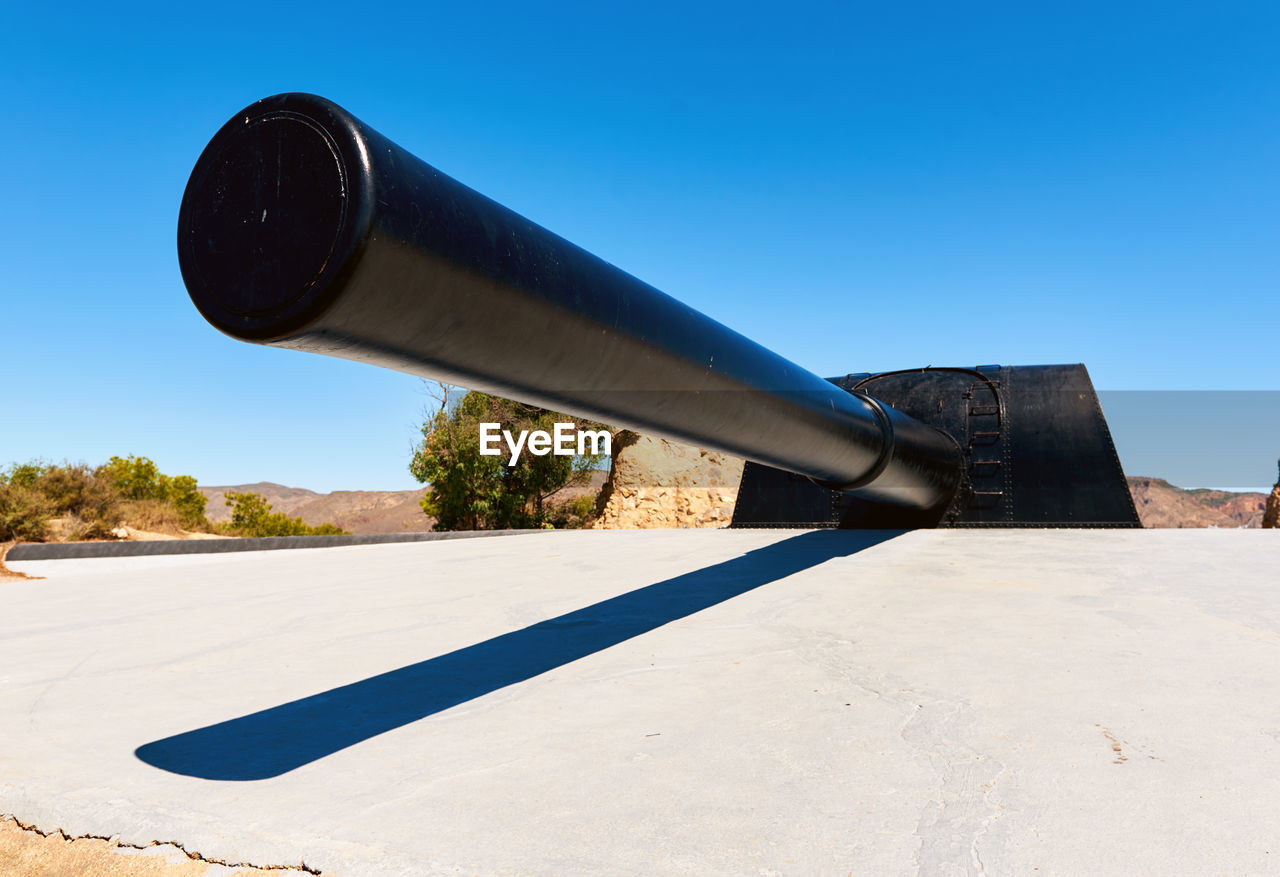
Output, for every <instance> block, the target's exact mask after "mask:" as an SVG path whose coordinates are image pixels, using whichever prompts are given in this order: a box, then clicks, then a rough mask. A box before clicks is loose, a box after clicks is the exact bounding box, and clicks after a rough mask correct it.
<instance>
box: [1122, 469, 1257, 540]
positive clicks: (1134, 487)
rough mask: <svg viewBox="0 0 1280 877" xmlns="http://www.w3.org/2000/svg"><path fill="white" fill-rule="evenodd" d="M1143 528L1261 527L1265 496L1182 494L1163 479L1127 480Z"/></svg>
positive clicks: (1219, 492)
mask: <svg viewBox="0 0 1280 877" xmlns="http://www.w3.org/2000/svg"><path fill="white" fill-rule="evenodd" d="M1126 480H1127V481H1128V482H1129V492H1130V493H1131V494H1133V504H1134V505H1135V506H1137V508H1138V517H1139V518H1140V519H1141V520H1142V526H1144V527H1222V528H1227V527H1251V528H1256V527H1261V526H1262V513H1263V510H1264V509H1265V508H1266V505H1267V495H1266V494H1265V493H1230V492H1228V491H1225V490H1205V489H1196V490H1184V489H1183V488H1181V487H1176V486H1174V485H1172V484H1170V483H1169V482H1168V481H1165V480H1164V479H1163V478H1142V477H1135V478H1127V479H1126Z"/></svg>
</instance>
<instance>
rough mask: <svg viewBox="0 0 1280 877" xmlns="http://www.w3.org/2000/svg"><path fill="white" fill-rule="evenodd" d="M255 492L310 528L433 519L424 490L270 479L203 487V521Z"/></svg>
mask: <svg viewBox="0 0 1280 877" xmlns="http://www.w3.org/2000/svg"><path fill="white" fill-rule="evenodd" d="M604 477H605V473H604V472H594V473H592V477H591V480H590V482H589V483H588V484H587V485H585V486H583V487H567V488H565V489H564V490H562V491H560V492H559V493H558V494H556V497H555V499H556V500H564V499H569V498H570V497H574V496H582V495H584V494H590V495H591V496H595V494H596V493H597V492H598V491H599V490H600V485H601V484H603V483H604ZM228 491H229V492H231V493H257V494H261V495H262V496H263V497H265V498H266V500H267V502H269V503H271V507H272V511H276V512H284V513H285V514H286V515H291V516H294V517H299V518H302V520H304V521H306V522H307V523H308V524H311V525H312V526H316V525H318V524H324V523H330V524H337V525H338V526H339V527H341V528H342V529H344V530H346V531H347V532H348V533H414V532H420V531H426V530H430V529H431V525H432V524H434V523H435V518H429V517H427V515H426V514H425V513H424V512H423V511H422V506H421V505H420V503H421V502H422V495H423V494H424V493H426V488H425V487H420V488H418V489H417V490H335V491H334V492H333V493H316V492H315V491H314V490H307V489H306V488H303V487H286V486H284V485H283V484H276V483H274V482H271V481H259V482H257V483H256V484H234V485H225V486H222V487H201V488H200V492H201V493H203V494H204V495H205V496H207V497H208V498H209V502H208V504H207V505H206V506H205V517H207V518H208V519H209V520H210V521H212V522H214V523H218V522H219V521H229V520H231V509H230V508H229V507H228V506H227V505H226V494H227V492H228Z"/></svg>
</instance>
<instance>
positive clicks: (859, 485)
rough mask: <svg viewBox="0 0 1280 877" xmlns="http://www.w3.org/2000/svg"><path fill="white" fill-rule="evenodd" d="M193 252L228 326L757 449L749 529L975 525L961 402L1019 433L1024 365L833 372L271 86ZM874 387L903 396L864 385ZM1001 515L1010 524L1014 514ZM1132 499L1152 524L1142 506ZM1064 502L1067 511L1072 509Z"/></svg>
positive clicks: (236, 130)
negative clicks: (1016, 402) (959, 419)
mask: <svg viewBox="0 0 1280 877" xmlns="http://www.w3.org/2000/svg"><path fill="white" fill-rule="evenodd" d="M178 255H179V261H180V264H181V268H182V275H183V279H184V281H185V283H186V285H187V289H188V291H189V292H190V295H191V299H192V301H193V302H194V303H195V305H196V307H197V308H198V309H199V310H200V313H201V314H203V315H204V317H205V318H206V319H207V320H208V321H209V322H210V323H212V324H213V325H214V326H215V327H217V328H218V329H220V330H221V331H222V332H224V333H226V334H228V335H230V336H232V337H234V338H238V339H241V340H244V341H250V342H254V343H258V344H268V345H272V346H277V347H289V348H293V349H295V350H304V351H309V352H312V353H323V354H326V355H329V356H339V357H343V358H346V359H352V360H358V361H361V362H368V363H372V364H374V365H379V366H383V367H386V368H392V369H397V370H400V371H404V372H408V373H411V374H415V375H421V376H424V377H431V378H435V379H440V380H445V381H449V382H451V383H455V384H459V385H462V386H466V387H472V388H476V389H483V390H486V391H489V392H492V393H496V394H500V395H503V396H507V397H509V398H512V399H516V400H519V401H522V402H526V403H529V404H533V405H539V406H542V407H546V408H552V409H555V410H559V411H565V412H568V413H571V414H574V415H578V416H581V417H586V418H590V419H593V420H598V421H602V422H604V423H608V424H611V425H613V426H625V427H628V428H631V429H635V430H637V431H641V432H645V433H649V434H654V435H659V436H664V437H667V438H671V439H674V440H677V441H682V442H689V443H692V444H696V445H699V446H702V447H706V448H712V449H716V450H720V451H724V452H726V453H730V454H734V455H737V456H741V457H745V458H746V459H747V460H749V461H752V462H753V463H754V464H756V465H754V466H750V467H748V470H747V474H746V475H745V476H744V482H743V488H744V493H745V492H750V493H751V495H750V496H744V497H740V510H741V513H740V514H738V515H735V524H737V525H752V524H755V525H775V526H776V525H783V524H807V525H823V526H831V525H837V524H843V525H846V526H893V527H896V526H932V525H936V524H944V525H945V524H964V523H972V522H974V521H973V520H972V519H974V516H975V515H976V516H977V518H982V517H983V516H984V514H983V512H982V508H980V506H982V505H983V503H984V502H987V501H985V500H984V501H980V502H978V503H977V505H976V506H975V503H974V496H975V495H976V494H981V493H984V491H982V490H979V489H978V488H979V487H981V486H982V484H981V483H979V482H978V481H975V477H977V478H978V479H979V481H980V480H981V476H980V474H979V475H975V473H977V472H978V469H983V470H985V469H987V468H990V467H978V469H975V467H974V466H973V462H974V453H973V447H974V445H973V444H972V443H971V436H970V435H969V434H968V432H969V427H970V426H971V424H970V423H969V422H968V420H967V419H966V420H965V421H964V427H965V429H963V430H960V429H958V428H957V427H955V426H954V424H953V423H952V421H953V420H954V419H955V418H954V417H953V416H952V415H953V414H954V412H953V410H952V409H954V408H955V405H956V404H958V400H960V397H961V396H963V395H964V394H965V393H969V395H970V397H971V398H970V399H969V402H973V393H974V387H975V386H976V387H977V393H978V395H979V396H982V397H983V398H982V399H980V404H977V405H976V406H974V405H970V408H976V409H977V410H980V411H985V410H986V409H987V408H991V407H993V406H994V413H995V414H996V418H997V420H999V419H1000V418H1001V417H1003V418H1004V423H1003V424H997V425H996V428H995V432H996V433H997V439H996V442H995V444H997V445H998V444H999V443H1000V442H1001V441H1009V439H1010V435H1009V434H1008V428H1007V427H1008V420H1009V417H1010V406H1009V405H1008V401H1009V400H1008V399H1007V398H1004V396H1002V395H1001V394H1002V390H1003V388H1004V387H1005V386H1007V385H1009V383H1010V379H1011V377H1012V375H1007V376H1003V377H1002V375H1000V374H994V375H993V374H991V373H989V372H988V373H984V372H982V371H980V370H959V371H951V370H941V371H939V370H921V371H919V372H918V374H919V375H922V376H925V377H926V378H927V380H916V379H904V378H902V377H901V375H903V374H917V372H911V373H895V374H897V375H898V376H897V377H896V378H894V379H893V380H892V381H889V382H888V383H886V382H885V381H886V380H889V379H888V378H887V377H886V378H885V379H884V380H881V381H876V380H870V381H868V380H866V379H864V378H858V379H857V380H858V381H861V382H862V383H857V381H853V382H851V379H841V380H840V381H836V382H833V381H831V380H827V379H824V378H821V377H818V376H817V375H815V374H813V373H811V372H809V371H807V370H805V369H804V368H802V367H801V366H799V365H796V364H795V363H793V362H790V361H788V360H787V359H785V358H783V357H781V356H779V355H778V354H776V353H773V352H772V351H770V350H768V349H766V348H765V347H763V346H761V345H759V344H757V343H755V342H754V341H751V340H750V339H748V338H745V337H743V336H742V335H740V334H738V333H737V332H734V331H733V330H731V329H729V328H727V327H726V326H724V325H722V324H720V323H718V322H716V321H715V320H713V319H711V318H710V317H708V316H706V315H704V314H701V313H699V312H698V311H696V310H694V309H693V308H690V307H688V306H687V305H684V304H682V303H681V302H679V301H677V300H676V299H674V298H672V297H671V296H668V295H666V294H664V293H662V292H660V291H659V290H657V289H655V288H653V287H652V286H650V285H648V284H646V283H644V282H643V281H641V280H638V279H637V278H635V277H633V276H631V275H630V274H628V273H626V272H624V271H622V270H620V269H618V268H616V267H614V266H613V265H610V264H609V263H607V262H605V261H604V260H602V259H600V258H598V257H596V256H594V255H592V254H591V253H588V252H586V251H585V250H583V249H581V248H580V247H577V246H575V245H574V244H572V243H570V242H568V241H566V240H564V239H563V238H561V237H559V236H557V235H555V234H553V233H552V232H550V231H548V230H546V229H544V228H542V227H540V226H538V225H536V224H535V223H533V222H531V221H529V220H528V219H525V218H524V217H522V216H520V215H518V214H516V213H514V212H513V211H511V210H509V209H507V208H506V207H503V206H502V205H500V204H497V203H496V202H494V201H492V200H490V199H488V198H486V197H485V196H483V195H481V194H479V193H477V192H475V191H473V190H471V189H469V188H467V187H466V186H464V185H463V184H461V183H459V182H457V181H456V180H453V179H451V178H450V177H448V176H446V175H445V174H443V173H441V172H440V171H438V170H436V169H435V168H433V167H432V166H430V165H429V164H427V163H426V162H424V161H422V160H421V159H419V158H416V157H415V156H413V155H411V154H410V153H409V152H407V151H406V150H404V149H402V148H401V147H399V146H397V145H396V144H394V143H392V142H391V141H390V140H388V139H387V138H385V137H383V136H382V135H381V134H379V133H377V132H376V131H374V130H373V129H371V128H370V127H368V126H367V125H365V124H364V123H363V122H361V121H359V120H358V119H356V118H355V117H354V116H352V115H350V114H349V113H348V112H346V111H345V110H343V109H342V108H340V107H338V106H337V105H335V104H333V103H331V102H330V101H327V100H324V99H323V98H319V97H316V96H313V95H306V94H284V95H278V96H275V97H270V98H267V99H265V100H262V101H259V102H257V103H255V104H253V105H252V106H250V107H248V108H246V109H245V110H243V111H242V112H240V113H237V114H236V115H235V116H234V117H233V118H232V119H231V120H230V121H228V122H227V123H226V124H225V125H224V126H223V127H222V129H221V130H219V131H218V133H217V134H216V135H215V136H214V137H213V139H212V140H211V141H210V143H209V145H208V146H207V147H206V149H205V150H204V153H203V154H202V155H201V156H200V159H199V161H198V162H197V163H196V166H195V169H194V170H193V172H192V174H191V179H190V181H189V182H188V184H187V189H186V192H185V194H184V197H183V200H182V207H181V212H180V216H179V223H178ZM855 337H856V336H855ZM1050 368H1053V367H1050ZM1066 368H1068V369H1077V370H1078V372H1079V374H1077V375H1075V376H1076V377H1077V378H1078V377H1079V376H1080V375H1082V374H1083V367H1066ZM1024 374H1029V372H1025V370H1024ZM1073 374H1074V373H1073ZM957 375H961V376H962V377H961V378H959V380H958V382H957V379H956V376H957ZM1084 382H1085V383H1086V384H1087V383H1088V378H1087V375H1085V376H1084ZM1014 383H1016V380H1015V381H1014ZM1076 383H1078V380H1077V381H1076ZM855 384H857V385H856V386H855ZM877 385H879V386H883V387H885V388H886V389H888V390H890V392H889V394H888V395H889V396H890V397H892V398H887V397H886V395H885V394H878V393H875V392H869V391H868V390H869V389H875V388H876V386H877ZM926 385H928V386H930V387H932V388H933V389H932V390H926V389H923V388H925V387H926ZM961 385H963V386H961ZM904 387H905V388H906V389H905V390H904V389H903V388H904ZM1087 392H1088V394H1089V397H1090V398H1091V399H1093V405H1094V407H1095V408H1096V397H1094V396H1093V390H1092V386H1091V385H1090V386H1089V387H1088V390H1087ZM930 393H932V394H933V396H939V394H942V395H945V396H946V397H947V400H948V401H947V404H946V405H943V404H937V405H934V404H933V402H934V401H935V400H933V398H932V396H930V399H928V400H926V399H925V398H924V397H925V396H927V395H929V394H930ZM913 394H914V396H915V397H919V398H914V397H913ZM990 394H994V395H991V398H989V399H988V398H986V396H988V395H990ZM908 397H912V398H908ZM953 397H954V398H953ZM939 398H941V396H939ZM1077 407H1078V406H1077ZM944 408H946V409H947V412H946V414H947V416H946V417H942V418H941V419H940V420H939V418H938V415H940V414H942V413H943V409H944ZM934 409H936V411H935V410H934ZM922 413H923V415H924V416H923V417H922V416H921V414H922ZM971 416H973V417H978V418H981V417H983V416H984V415H982V414H971ZM1100 417H1101V414H1100V412H1099V413H1098V418H1099V419H1100ZM934 421H937V422H934ZM1092 426H1093V427H1094V432H1096V424H1093V425H1092ZM1002 427H1003V428H1004V430H1005V434H1003V435H1001V428H1002ZM1102 431H1103V433H1104V434H1105V432H1106V427H1105V423H1102ZM984 440H985V439H984ZM1089 441H1090V442H1096V437H1093V438H1090V439H1089ZM1106 444H1107V448H1108V449H1109V448H1110V438H1109V436H1106ZM1013 447H1014V445H1013V444H1012V443H1011V442H1010V443H1009V447H1008V450H1009V451H1010V452H1011V451H1012V448H1013ZM1001 450H1002V449H1001V448H997V451H1001ZM979 456H981V454H980V455H979ZM1006 456H1008V455H1006ZM1104 456H1105V454H1104ZM1111 458H1112V459H1114V451H1113V450H1112V451H1111ZM995 462H996V463H997V464H998V465H997V469H998V468H999V466H1000V465H1004V466H1006V468H1005V471H1004V472H1001V473H999V476H998V479H997V480H999V481H1001V482H1002V483H1003V481H1004V480H1006V479H1008V478H1009V477H1010V470H1009V468H1008V464H1010V463H1012V462H1013V461H1012V460H1011V459H1004V458H1002V457H1000V456H999V454H997V459H996V460H995ZM1115 469H1116V471H1117V472H1118V471H1119V467H1118V463H1117V464H1116V465H1115ZM1120 483H1121V485H1122V486H1123V478H1122V476H1121V480H1120ZM753 485H754V486H753ZM975 485H976V486H975ZM1012 490H1013V484H1012V482H1010V484H1009V487H1008V488H1007V489H1006V491H1005V492H1009V493H1012ZM985 492H986V493H990V491H985ZM1003 495H1004V493H1003V492H1002V496H1003ZM1125 496H1126V497H1127V496H1128V493H1127V490H1126V491H1125ZM1009 499H1010V503H1009V504H1008V505H1009V508H1012V496H1010V497H1009ZM997 505H999V503H997ZM1059 505H1061V502H1059ZM1005 512H1006V510H1005V509H1001V510H1000V512H999V516H1000V517H999V520H998V521H996V522H997V523H1002V522H1003V523H1008V522H1016V521H1014V519H1011V518H1009V516H1008V514H1006V513H1005ZM1121 512H1123V510H1121ZM1129 513H1130V516H1131V517H1132V519H1133V521H1134V522H1136V516H1134V515H1133V514H1132V504H1131V503H1130V504H1129ZM1107 515H1111V517H1110V518H1107ZM1117 515H1118V517H1117ZM986 517H991V515H990V514H989V513H988V514H987V515H986ZM1050 517H1054V520H1053V521H1049V523H1072V522H1073V521H1072V520H1071V518H1072V517H1074V514H1072V515H1068V516H1067V517H1066V518H1063V517H1062V515H1061V514H1058V513H1056V512H1055V513H1054V514H1052V515H1050ZM1059 518H1062V519H1061V520H1058V519H1059ZM1123 518H1124V515H1123V514H1120V513H1116V512H1114V511H1109V510H1102V511H1095V512H1090V513H1088V514H1085V515H1084V516H1083V518H1082V520H1077V521H1074V523H1082V522H1084V521H1085V520H1093V519H1097V521H1098V522H1110V525H1113V526H1116V525H1119V526H1123V525H1131V524H1128V522H1127V521H1126V520H1123ZM1112 519H1116V520H1112ZM978 522H981V521H978ZM988 523H989V521H988Z"/></svg>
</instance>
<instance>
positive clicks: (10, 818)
mask: <svg viewBox="0 0 1280 877" xmlns="http://www.w3.org/2000/svg"><path fill="white" fill-rule="evenodd" d="M4 823H10V824H11V825H13V826H15V827H17V828H18V829H19V830H21V831H23V832H26V833H28V834H32V835H36V836H39V837H42V838H60V839H61V840H63V841H66V842H67V843H74V842H75V841H80V840H99V841H104V842H105V843H107V844H108V846H110V847H112V848H119V849H129V850H146V849H151V848H153V847H170V848H172V849H174V850H175V851H177V852H179V853H181V854H182V855H184V856H186V857H187V858H188V859H190V860H191V861H193V862H200V863H202V864H206V865H221V866H222V867H224V868H238V869H241V870H248V871H263V872H271V871H275V872H293V873H298V874H314V875H316V877H321V872H320V869H318V868H313V867H311V866H310V865H308V864H307V863H306V862H300V863H298V864H297V865H254V864H251V863H249V862H228V861H226V860H225V859H218V858H214V857H212V856H204V855H201V854H200V853H198V852H193V851H192V850H188V849H187V848H186V847H184V846H183V845H182V844H180V843H177V842H176V841H158V840H153V841H150V842H148V843H144V844H136V843H127V842H125V841H122V840H120V838H119V837H104V836H103V835H100V834H77V835H70V834H67V833H66V832H65V831H63V830H62V829H61V828H55V829H53V830H52V831H44V830H42V829H40V828H38V827H37V826H35V825H31V824H29V823H26V822H23V821H22V820H20V819H19V818H18V817H16V816H14V815H13V814H12V813H5V814H0V826H3V824H4Z"/></svg>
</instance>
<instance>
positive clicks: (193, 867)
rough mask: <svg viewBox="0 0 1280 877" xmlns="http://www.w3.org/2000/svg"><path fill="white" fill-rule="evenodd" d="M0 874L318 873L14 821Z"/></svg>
mask: <svg viewBox="0 0 1280 877" xmlns="http://www.w3.org/2000/svg"><path fill="white" fill-rule="evenodd" d="M0 874H3V875H5V877H79V875H86V877H88V875H92V877H232V875H253V877H267V875H278V877H298V875H304V874H320V871H318V870H316V869H314V868H305V869H304V868H301V867H299V868H258V867H255V866H253V865H247V864H243V863H230V864H228V863H223V862H208V861H205V860H204V859H202V858H200V857H199V855H197V854H193V853H188V852H187V851H186V850H184V849H182V848H181V847H178V846H175V845H174V844H152V845H151V846H147V847H141V848H138V847H129V846H121V845H120V843H119V842H118V840H117V839H115V838H101V837H78V838H68V837H67V836H66V835H64V834H63V833H62V832H61V831H58V830H56V829H55V830H54V831H51V832H48V833H44V832H41V831H40V830H39V829H38V828H36V827H35V826H29V825H22V824H21V823H19V822H18V821H17V820H15V819H13V818H12V817H9V818H4V819H0Z"/></svg>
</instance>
